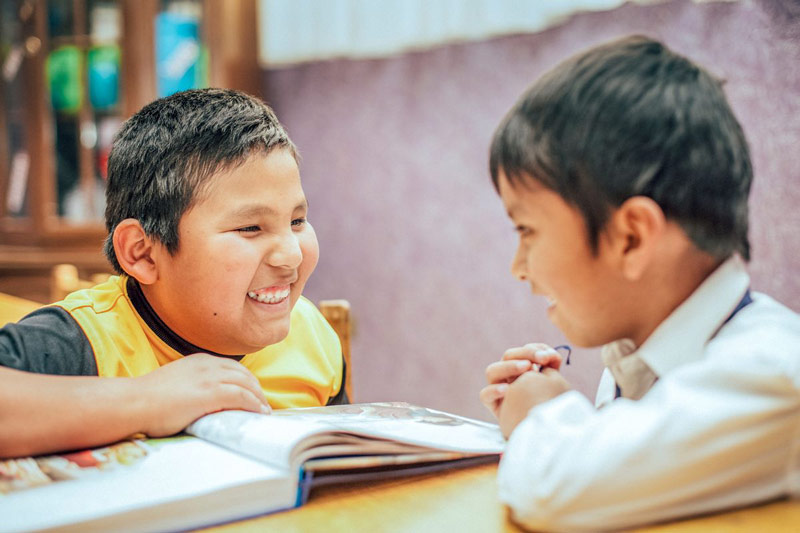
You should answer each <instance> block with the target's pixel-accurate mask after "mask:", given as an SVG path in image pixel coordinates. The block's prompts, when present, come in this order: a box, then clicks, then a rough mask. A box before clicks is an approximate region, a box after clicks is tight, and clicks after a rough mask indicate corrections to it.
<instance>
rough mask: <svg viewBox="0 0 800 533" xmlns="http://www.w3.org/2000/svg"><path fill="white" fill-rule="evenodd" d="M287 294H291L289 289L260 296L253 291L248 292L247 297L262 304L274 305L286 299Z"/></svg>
mask: <svg viewBox="0 0 800 533" xmlns="http://www.w3.org/2000/svg"><path fill="white" fill-rule="evenodd" d="M289 292H291V291H290V289H283V290H282V291H275V292H267V293H261V294H258V293H256V292H255V291H250V292H248V293H247V296H249V297H250V298H252V299H253V300H256V301H258V302H261V303H264V304H276V303H280V302H282V301H283V300H285V299H286V298H288V297H289Z"/></svg>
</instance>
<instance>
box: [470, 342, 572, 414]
mask: <svg viewBox="0 0 800 533" xmlns="http://www.w3.org/2000/svg"><path fill="white" fill-rule="evenodd" d="M545 368H551V369H554V370H558V369H559V368H561V355H560V354H559V353H558V352H557V351H555V349H553V348H552V347H550V346H548V345H547V344H542V343H540V342H537V343H530V344H526V345H525V346H520V347H518V348H511V349H509V350H506V352H505V353H504V354H503V358H502V359H501V360H500V361H497V362H496V363H492V364H490V365H489V366H487V367H486V380H487V381H488V382H489V385H487V386H486V387H484V388H483V389H482V390H481V392H480V398H481V402H483V405H485V406H486V408H487V409H489V410H490V411H491V412H492V414H494V416H495V418H498V419H499V418H500V407H501V405H502V403H503V398H504V397H505V395H506V391H507V390H508V384H509V383H513V382H514V380H516V379H517V378H518V377H519V376H521V375H522V374H524V373H526V372H529V371H531V370H534V371H537V372H538V371H541V370H543V369H545Z"/></svg>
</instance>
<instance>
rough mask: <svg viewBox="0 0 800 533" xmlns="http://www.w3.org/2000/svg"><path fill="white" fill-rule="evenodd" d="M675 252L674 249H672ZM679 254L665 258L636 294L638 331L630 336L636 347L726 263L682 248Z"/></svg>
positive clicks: (634, 313) (689, 248) (672, 253)
mask: <svg viewBox="0 0 800 533" xmlns="http://www.w3.org/2000/svg"><path fill="white" fill-rule="evenodd" d="M673 250H674V249H673ZM678 250H679V251H677V252H671V253H667V254H664V255H663V257H661V258H660V260H659V261H656V262H654V264H653V268H652V269H651V271H650V272H649V273H648V276H647V277H646V279H642V280H641V283H640V284H639V286H638V287H636V289H635V290H636V291H637V292H638V294H639V296H638V297H637V298H635V301H636V304H637V305H635V306H634V307H635V309H631V310H630V312H631V313H632V314H633V316H638V320H636V322H637V323H638V327H637V328H636V331H635V333H634V334H633V335H632V336H631V340H633V342H634V343H635V344H636V346H637V347H638V346H641V345H642V344H644V342H645V341H646V340H647V338H648V337H649V336H650V335H651V334H652V333H653V332H654V331H655V329H656V328H657V327H658V326H659V325H660V324H661V323H662V322H663V321H664V320H666V318H667V317H668V316H669V315H670V314H672V312H673V311H675V309H677V307H678V306H680V305H681V304H682V303H683V302H684V301H686V299H687V298H689V296H691V295H692V293H693V292H694V291H695V290H697V288H698V287H699V286H700V284H702V283H703V281H705V280H706V278H708V276H710V275H711V274H712V273H713V272H714V270H716V269H717V268H718V267H719V266H720V265H721V264H722V262H723V261H724V260H723V259H719V258H716V257H713V256H711V255H709V254H707V253H705V252H702V251H700V250H698V249H697V248H695V247H694V246H693V245H689V246H686V247H682V248H679V249H678Z"/></svg>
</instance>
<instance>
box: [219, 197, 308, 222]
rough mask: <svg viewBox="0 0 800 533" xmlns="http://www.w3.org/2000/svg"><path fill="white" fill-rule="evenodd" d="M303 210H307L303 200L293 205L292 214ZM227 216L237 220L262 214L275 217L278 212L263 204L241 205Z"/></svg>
mask: <svg viewBox="0 0 800 533" xmlns="http://www.w3.org/2000/svg"><path fill="white" fill-rule="evenodd" d="M304 209H306V210H307V209H308V201H307V200H305V199H304V200H302V201H300V202H298V203H297V205H295V206H294V207H293V208H292V212H294V211H299V210H304ZM228 214H229V216H231V217H234V218H237V219H239V218H250V217H255V216H259V215H263V214H267V215H277V214H279V211H278V210H277V209H274V208H272V207H270V206H268V205H264V204H250V205H243V206H241V207H238V208H236V209H234V210H233V211H231V212H230V213H228Z"/></svg>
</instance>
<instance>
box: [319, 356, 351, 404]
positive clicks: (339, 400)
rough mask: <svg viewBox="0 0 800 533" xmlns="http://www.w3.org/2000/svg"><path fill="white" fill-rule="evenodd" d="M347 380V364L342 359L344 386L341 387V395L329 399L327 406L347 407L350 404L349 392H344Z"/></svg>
mask: <svg viewBox="0 0 800 533" xmlns="http://www.w3.org/2000/svg"><path fill="white" fill-rule="evenodd" d="M346 378H347V363H346V362H345V360H344V358H342V386H341V387H339V394H337V395H336V396H334V397H333V398H328V403H326V404H325V405H347V404H349V403H350V398H348V397H347V391H346V390H344V383H345V379H346Z"/></svg>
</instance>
